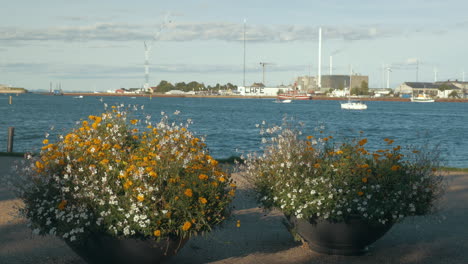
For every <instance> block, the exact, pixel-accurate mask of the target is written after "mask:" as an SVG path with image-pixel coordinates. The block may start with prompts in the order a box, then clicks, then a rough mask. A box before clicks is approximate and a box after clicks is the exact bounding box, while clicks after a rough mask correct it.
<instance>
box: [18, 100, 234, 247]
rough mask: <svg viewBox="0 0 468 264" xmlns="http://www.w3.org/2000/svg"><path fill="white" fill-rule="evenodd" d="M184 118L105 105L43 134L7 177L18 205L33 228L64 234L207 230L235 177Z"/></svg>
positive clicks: (156, 234) (220, 213)
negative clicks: (38, 146)
mask: <svg viewBox="0 0 468 264" xmlns="http://www.w3.org/2000/svg"><path fill="white" fill-rule="evenodd" d="M175 114H177V112H176V113H175ZM188 126H189V122H187V123H185V124H184V123H181V122H171V121H170V120H169V118H168V116H166V115H163V116H162V117H161V120H160V121H159V122H156V123H152V122H151V120H150V118H149V117H147V118H145V119H144V120H138V119H131V113H130V112H129V111H128V110H125V109H122V108H120V107H113V108H112V109H109V110H108V111H106V112H105V113H103V114H101V115H99V116H89V118H88V120H84V121H82V122H81V125H80V126H79V127H77V128H76V129H74V130H72V131H71V132H70V133H68V134H67V135H64V136H60V137H59V138H58V140H57V142H56V143H50V142H49V139H45V140H44V141H43V143H44V146H43V147H42V151H41V153H40V155H39V156H38V157H30V160H29V162H28V164H26V166H24V167H23V170H22V171H21V172H19V173H17V177H16V178H15V179H11V182H12V183H13V186H14V187H15V188H16V191H17V194H18V195H19V197H20V198H22V200H23V201H24V208H23V210H22V213H23V214H24V216H26V217H27V218H28V220H29V221H30V223H31V227H32V228H33V229H34V230H35V231H37V232H38V233H40V234H55V235H58V236H60V237H61V238H64V239H67V240H69V241H74V240H79V239H80V238H81V237H84V236H86V235H88V234H89V233H93V232H101V233H107V234H109V235H112V236H117V237H132V238H142V237H144V238H154V239H160V238H163V237H170V236H180V237H188V236H190V235H193V234H196V233H199V232H204V231H209V230H211V228H212V227H213V226H214V225H216V224H218V223H220V222H222V221H224V219H225V217H226V216H227V213H228V210H227V209H228V206H229V204H230V202H231V200H232V198H233V196H234V193H235V185H233V184H232V181H231V178H230V174H229V173H227V172H225V171H223V170H222V169H221V167H220V166H219V164H218V162H217V161H216V160H214V159H213V158H212V157H211V156H210V155H209V153H208V150H207V149H206V146H205V143H203V140H202V139H200V138H197V137H195V136H194V135H193V134H192V133H191V132H189V131H188ZM18 176H19V178H18Z"/></svg>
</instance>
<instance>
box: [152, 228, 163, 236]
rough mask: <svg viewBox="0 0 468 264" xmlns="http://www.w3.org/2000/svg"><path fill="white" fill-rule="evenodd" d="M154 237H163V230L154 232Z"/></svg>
mask: <svg viewBox="0 0 468 264" xmlns="http://www.w3.org/2000/svg"><path fill="white" fill-rule="evenodd" d="M153 235H154V236H157V237H158V236H161V230H156V231H154V232H153Z"/></svg>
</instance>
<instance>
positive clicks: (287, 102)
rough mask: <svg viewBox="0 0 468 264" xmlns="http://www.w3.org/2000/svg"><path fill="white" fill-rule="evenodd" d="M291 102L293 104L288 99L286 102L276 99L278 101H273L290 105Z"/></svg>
mask: <svg viewBox="0 0 468 264" xmlns="http://www.w3.org/2000/svg"><path fill="white" fill-rule="evenodd" d="M291 102H292V100H291V99H286V100H280V99H276V101H273V103H278V104H289V103H291Z"/></svg>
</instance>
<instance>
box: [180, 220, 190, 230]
mask: <svg viewBox="0 0 468 264" xmlns="http://www.w3.org/2000/svg"><path fill="white" fill-rule="evenodd" d="M190 227H192V223H190V222H189V221H186V222H185V223H184V226H182V230H184V231H187V230H189V229H190Z"/></svg>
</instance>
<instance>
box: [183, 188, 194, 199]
mask: <svg viewBox="0 0 468 264" xmlns="http://www.w3.org/2000/svg"><path fill="white" fill-rule="evenodd" d="M184 194H185V195H187V196H188V197H192V195H193V192H192V189H186V190H185V192H184Z"/></svg>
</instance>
